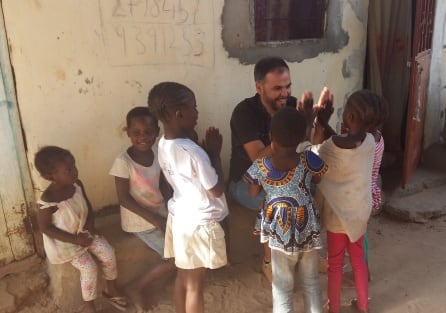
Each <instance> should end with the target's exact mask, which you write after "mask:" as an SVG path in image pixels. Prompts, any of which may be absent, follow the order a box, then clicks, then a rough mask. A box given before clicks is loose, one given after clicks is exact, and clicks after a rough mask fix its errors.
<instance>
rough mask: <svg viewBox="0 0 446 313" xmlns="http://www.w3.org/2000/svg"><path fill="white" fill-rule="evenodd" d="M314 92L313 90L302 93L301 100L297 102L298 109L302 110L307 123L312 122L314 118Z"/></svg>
mask: <svg viewBox="0 0 446 313" xmlns="http://www.w3.org/2000/svg"><path fill="white" fill-rule="evenodd" d="M313 104H314V100H313V94H312V93H311V91H305V92H304V93H302V97H301V100H300V101H299V102H298V103H297V107H296V109H297V110H298V111H300V112H302V113H303V114H304V116H305V120H306V121H307V123H309V124H312V123H313V120H314V110H313Z"/></svg>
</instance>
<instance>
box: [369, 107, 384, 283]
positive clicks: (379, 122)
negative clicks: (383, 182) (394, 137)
mask: <svg viewBox="0 0 446 313" xmlns="http://www.w3.org/2000/svg"><path fill="white" fill-rule="evenodd" d="M371 105H372V106H373V108H374V119H373V121H372V124H371V125H369V127H367V132H369V133H371V134H372V135H373V138H374V139H375V153H374V157H373V167H372V215H375V214H378V213H379V211H380V209H381V205H382V198H381V188H380V187H379V186H378V177H379V168H380V167H381V161H382V157H383V153H384V137H383V136H382V134H381V132H380V129H381V128H382V126H383V124H384V122H385V121H386V119H387V114H388V111H387V103H386V102H385V101H384V99H381V101H374V102H372V103H371ZM364 253H365V260H366V262H367V271H368V275H369V276H368V278H369V281H370V280H371V276H370V266H369V240H368V237H367V235H366V234H364Z"/></svg>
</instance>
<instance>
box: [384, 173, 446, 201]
mask: <svg viewBox="0 0 446 313" xmlns="http://www.w3.org/2000/svg"><path fill="white" fill-rule="evenodd" d="M382 182H383V183H382V189H383V193H384V195H385V197H386V199H393V198H401V197H407V196H410V195H414V194H416V193H419V192H423V191H424V190H425V189H429V188H435V187H438V186H443V185H446V173H445V172H443V171H438V170H433V169H427V168H418V169H416V170H415V171H414V173H413V175H412V177H411V178H410V180H409V182H408V183H407V185H406V186H405V188H404V189H403V188H402V187H401V169H392V170H387V171H384V172H383V173H382Z"/></svg>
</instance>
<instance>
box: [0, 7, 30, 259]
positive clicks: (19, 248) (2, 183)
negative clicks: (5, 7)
mask: <svg viewBox="0 0 446 313" xmlns="http://www.w3.org/2000/svg"><path fill="white" fill-rule="evenodd" d="M32 194H33V190H32V185H31V180H30V177H29V170H28V166H27V162H26V155H25V147H24V142H23V138H22V132H21V125H20V118H19V113H18V108H17V101H16V96H15V87H14V81H13V75H12V72H11V64H10V60H9V52H8V45H7V39H6V32H5V29H4V22H3V12H2V9H1V5H0V267H2V266H3V265H6V264H9V263H12V262H14V261H18V260H22V259H24V258H26V257H28V256H31V255H33V254H34V253H35V249H34V240H33V239H34V237H33V234H32V229H31V227H30V218H29V214H28V213H29V210H28V209H29V208H30V206H31V204H32V203H33V201H31V199H33V195H32Z"/></svg>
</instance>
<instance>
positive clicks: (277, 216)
mask: <svg viewBox="0 0 446 313" xmlns="http://www.w3.org/2000/svg"><path fill="white" fill-rule="evenodd" d="M299 161H300V162H299V163H298V165H297V166H296V168H293V169H291V170H288V171H279V170H276V169H275V168H274V167H273V166H272V163H271V159H270V158H269V157H264V158H260V159H257V160H256V161H254V163H253V164H252V165H251V167H250V168H249V169H248V170H247V172H246V173H245V174H244V179H245V180H246V181H247V182H249V183H250V184H256V185H261V186H262V187H263V189H264V190H265V192H266V197H265V202H264V206H263V209H262V212H261V217H262V223H261V242H267V241H268V242H269V247H270V248H271V249H277V250H280V251H282V252H284V253H286V254H296V253H299V252H302V251H308V250H312V249H320V248H321V247H322V244H321V238H320V221H319V213H318V211H317V209H316V207H315V206H314V201H313V197H312V195H311V192H310V182H311V179H312V177H313V176H321V175H323V174H324V173H325V172H326V171H327V170H328V167H327V165H326V164H325V163H324V161H323V160H322V159H321V158H319V157H318V156H317V155H316V154H314V153H313V152H311V151H304V152H302V153H300V154H299Z"/></svg>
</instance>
